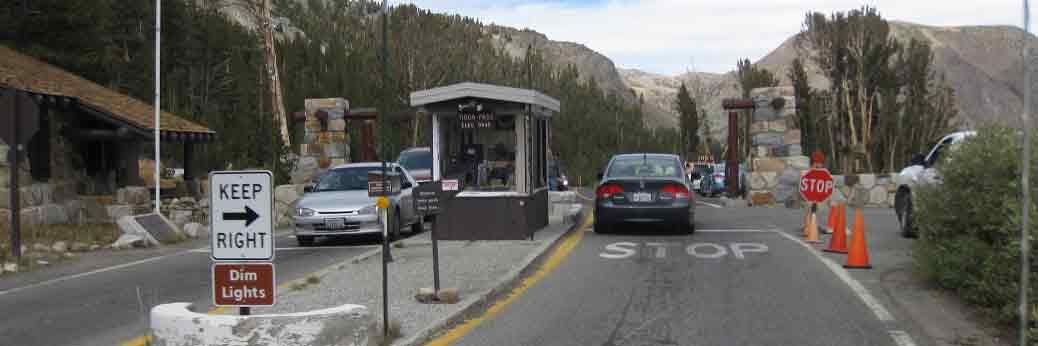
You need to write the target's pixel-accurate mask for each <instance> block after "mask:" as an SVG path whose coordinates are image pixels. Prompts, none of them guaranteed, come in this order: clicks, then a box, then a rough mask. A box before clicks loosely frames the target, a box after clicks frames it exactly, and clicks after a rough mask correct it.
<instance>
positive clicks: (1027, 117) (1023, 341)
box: [1017, 0, 1032, 346]
mask: <svg viewBox="0 0 1038 346" xmlns="http://www.w3.org/2000/svg"><path fill="white" fill-rule="evenodd" d="M1030 32H1031V6H1030V1H1028V0H1024V32H1023V35H1022V37H1021V42H1020V47H1022V48H1021V49H1023V59H1024V63H1023V67H1024V111H1023V113H1022V114H1020V118H1021V119H1020V120H1021V125H1023V127H1024V147H1023V158H1022V159H1021V160H1022V161H1023V162H1022V163H1021V165H1020V169H1021V170H1022V171H1023V172H1021V173H1020V177H1021V179H1020V182H1021V186H1022V189H1023V190H1022V191H1023V193H1022V194H1021V197H1020V198H1021V199H1022V201H1021V202H1022V203H1020V204H1021V207H1020V299H1019V300H1020V307H1019V310H1018V311H1017V313H1019V314H1020V346H1024V345H1027V330H1028V329H1029V328H1030V322H1029V320H1030V313H1031V312H1030V311H1029V310H1030V309H1029V307H1028V305H1029V304H1027V293H1028V292H1027V291H1028V290H1029V289H1030V287H1029V285H1030V280H1031V279H1030V271H1031V268H1030V266H1031V261H1030V259H1029V258H1028V257H1029V256H1030V251H1031V244H1030V237H1029V233H1030V232H1031V229H1030V222H1031V219H1030V217H1031V216H1030V214H1031V213H1030V211H1031V182H1030V176H1031V83H1032V81H1031V64H1030V63H1031V61H1030V60H1031V54H1030V53H1031V52H1032V50H1031V49H1030V48H1029V47H1030V46H1031V45H1030V44H1028V42H1029V40H1030V37H1029V36H1031V34H1030Z"/></svg>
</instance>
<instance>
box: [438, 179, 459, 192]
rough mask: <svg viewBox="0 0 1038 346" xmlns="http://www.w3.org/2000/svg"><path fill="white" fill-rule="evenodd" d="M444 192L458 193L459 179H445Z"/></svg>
mask: <svg viewBox="0 0 1038 346" xmlns="http://www.w3.org/2000/svg"><path fill="white" fill-rule="evenodd" d="M441 183H442V184H443V191H458V188H459V187H460V186H459V184H458V179H443V181H442V182H441Z"/></svg>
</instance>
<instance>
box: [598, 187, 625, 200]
mask: <svg viewBox="0 0 1038 346" xmlns="http://www.w3.org/2000/svg"><path fill="white" fill-rule="evenodd" d="M623 192H624V188H623V187H622V186H620V185H618V184H605V185H602V186H599V187H598V189H597V190H595V195H596V196H598V198H609V197H612V196H613V195H615V194H618V193H623Z"/></svg>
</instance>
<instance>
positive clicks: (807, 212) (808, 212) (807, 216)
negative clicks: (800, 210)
mask: <svg viewBox="0 0 1038 346" xmlns="http://www.w3.org/2000/svg"><path fill="white" fill-rule="evenodd" d="M810 219H811V209H810V208H808V209H807V210H805V213H804V227H803V228H802V230H803V231H804V234H803V235H801V236H803V237H804V238H807V223H808V222H810V221H809V220H810Z"/></svg>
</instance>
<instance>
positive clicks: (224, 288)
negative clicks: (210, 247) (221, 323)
mask: <svg viewBox="0 0 1038 346" xmlns="http://www.w3.org/2000/svg"><path fill="white" fill-rule="evenodd" d="M212 273H213V305H216V306H273V305H274V299H275V297H276V296H277V292H276V291H275V290H276V289H277V286H276V285H275V284H274V282H275V279H274V264H272V263H269V262H263V263H214V264H213V269H212Z"/></svg>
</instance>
